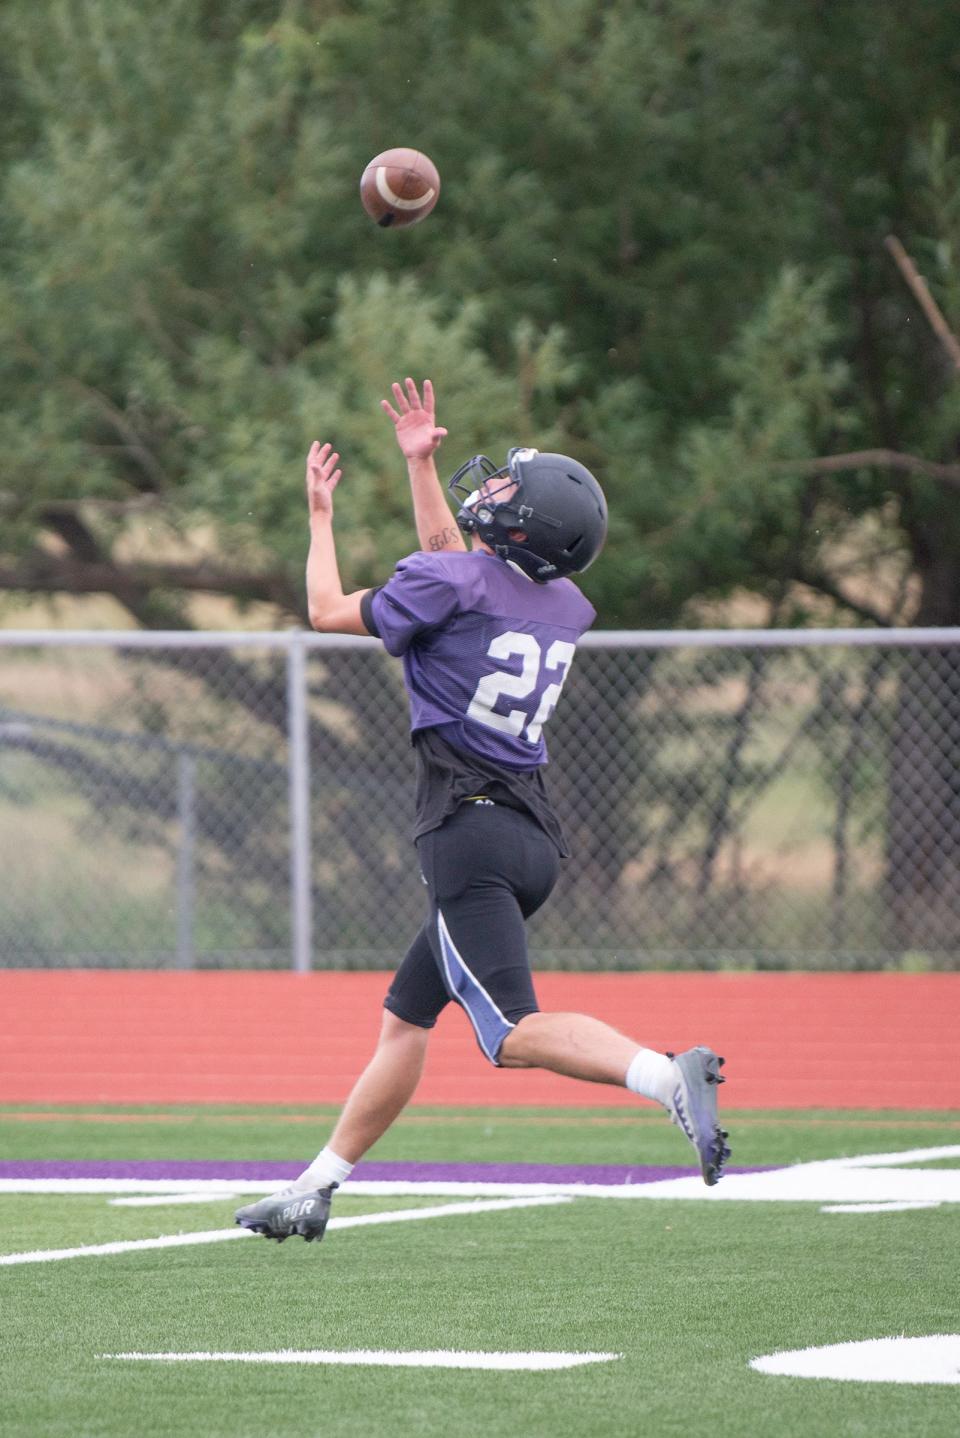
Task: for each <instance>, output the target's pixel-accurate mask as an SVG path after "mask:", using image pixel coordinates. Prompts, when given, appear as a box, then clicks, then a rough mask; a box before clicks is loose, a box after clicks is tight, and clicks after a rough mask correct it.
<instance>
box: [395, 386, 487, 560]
mask: <svg viewBox="0 0 960 1438" xmlns="http://www.w3.org/2000/svg"><path fill="white" fill-rule="evenodd" d="M391 388H392V390H393V404H391V403H390V401H389V400H386V399H383V400H381V401H380V407H381V409H382V410H383V412H384V414H386V415H387V416H388V418H389V419H390V420H391V421H392V422H393V426H394V431H395V433H396V436H397V444H398V445H399V446H400V451H401V453H402V454H403V456H404V458H405V459H406V461H407V473H408V474H409V476H410V492H411V495H412V496H413V517H414V521H415V523H416V526H417V538H418V540H419V541H420V548H421V549H424V550H426V551H427V552H428V553H432V554H439V553H440V552H441V551H442V550H449V549H466V547H467V546H466V542H465V540H464V538H463V535H462V534H461V533H460V531H459V529H458V528H457V526H456V523H455V521H454V518H453V515H452V514H451V512H450V507H449V505H448V504H447V500H446V496H445V494H444V492H443V487H442V485H441V483H440V479H439V476H438V475H437V467H436V465H435V464H434V461H433V455H434V451H435V450H436V449H437V447H438V446H439V444H440V442H441V440H442V439H443V438H444V436H445V435H446V433H447V431H446V430H445V429H442V428H440V427H439V426H438V425H437V422H436V414H435V405H434V398H433V385H432V384H431V383H430V381H429V380H428V379H426V380H424V382H423V397H422V398H421V396H420V393H419V391H418V389H417V386H416V385H415V384H414V382H413V380H412V379H407V380H405V381H404V383H403V384H402V385H401V384H394V385H392V386H391Z"/></svg>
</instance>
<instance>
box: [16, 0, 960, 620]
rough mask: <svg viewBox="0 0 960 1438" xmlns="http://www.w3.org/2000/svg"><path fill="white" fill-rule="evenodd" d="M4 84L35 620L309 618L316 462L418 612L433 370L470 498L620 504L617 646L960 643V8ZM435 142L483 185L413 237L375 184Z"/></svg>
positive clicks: (708, 20) (465, 15) (480, 42)
mask: <svg viewBox="0 0 960 1438" xmlns="http://www.w3.org/2000/svg"><path fill="white" fill-rule="evenodd" d="M0 57H2V58H0V82H2V84H3V89H4V96H5V104H4V107H3V113H2V116H0V184H2V187H3V204H2V206H0V243H2V247H3V255H4V262H3V267H2V271H0V322H2V326H3V332H4V335H5V337H6V343H5V345H4V346H3V349H2V352H0V395H2V401H3V403H2V405H0V444H2V452H3V456H4V473H3V478H2V480H0V502H2V509H3V517H4V526H3V539H2V544H0V587H3V588H4V589H6V590H8V591H14V592H15V591H29V592H40V593H51V594H52V593H57V592H62V591H64V590H67V591H69V590H88V591H89V590H100V591H104V592H108V593H111V594H113V595H115V596H116V597H117V598H118V599H119V600H120V602H121V603H122V604H123V605H124V606H125V607H126V608H127V609H128V611H129V612H130V614H131V615H132V616H133V618H134V619H135V620H136V621H137V622H138V623H141V624H146V625H158V624H160V625H164V626H170V625H186V624H189V623H190V622H191V612H190V606H189V602H188V600H189V595H190V594H191V593H193V592H197V591H204V590H207V591H211V592H219V593H224V594H228V595H232V596H233V597H235V598H237V599H238V600H244V599H252V598H259V599H265V600H267V601H270V602H272V603H274V604H275V605H276V606H277V610H278V614H280V615H282V616H286V618H287V620H289V619H292V618H297V617H299V618H301V619H302V617H303V614H304V605H303V599H302V581H301V573H302V561H303V556H304V549H305V528H304V524H303V518H302V496H301V472H302V458H303V454H304V452H305V450H306V447H307V445H308V443H309V441H310V440H311V439H312V438H314V437H320V438H330V439H332V440H334V441H335V443H336V444H337V446H338V448H340V449H341V451H342V452H343V454H344V457H345V461H346V463H345V469H346V478H345V481H344V486H343V488H342V491H341V496H342V497H341V499H340V503H339V511H338V524H339V530H340V534H341V539H342V543H343V548H344V569H345V571H346V575H347V577H348V579H349V581H350V582H352V583H356V584H365V583H371V582H375V581H377V580H380V579H382V578H384V577H385V575H386V574H387V573H388V572H389V569H390V567H391V565H392V563H393V561H394V560H395V559H396V558H397V557H398V556H399V555H400V554H402V553H403V552H405V551H406V550H407V549H409V548H410V547H411V545H412V543H413V542H414V541H413V532H412V528H411V525H410V521H409V514H408V503H407V496H406V487H405V480H404V476H403V473H402V467H401V465H400V464H399V462H398V456H397V454H396V452H395V450H394V448H393V442H392V437H391V434H390V431H389V425H388V424H386V422H385V421H384V419H383V417H382V415H381V414H380V412H379V410H378V408H377V400H378V398H379V397H380V396H381V395H382V394H383V393H384V392H385V389H386V386H387V385H388V383H389V381H390V380H391V379H393V378H395V377H397V376H400V375H403V374H406V373H412V374H415V375H421V376H422V375H424V374H430V375H431V376H432V378H433V379H434V381H435V383H436V385H437V388H438V392H439V396H440V402H441V406H442V410H441V416H442V422H443V423H445V424H446V425H447V427H448V428H449V430H450V438H449V440H448V441H447V442H446V444H445V446H444V450H443V451H442V454H441V460H442V462H443V463H445V464H446V466H447V467H449V468H450V469H452V468H453V467H454V466H455V465H456V464H457V463H459V462H460V461H461V460H462V459H463V458H465V457H466V456H467V455H468V454H470V453H472V452H474V451H476V450H480V449H483V450H487V451H490V452H492V453H498V452H502V451H503V449H504V448H505V446H506V445H507V444H509V443H523V442H531V443H539V444H540V445H541V446H543V447H549V446H558V447H569V448H570V450H571V451H572V452H574V453H576V454H577V455H578V456H579V457H581V458H583V459H584V461H585V462H586V463H588V464H589V465H590V466H591V467H592V468H594V469H595V470H596V472H597V474H598V475H599V476H600V478H601V479H602V481H603V483H604V484H605V486H606V487H607V489H608V491H609V495H610V499H611V509H612V516H613V517H612V525H611V540H610V546H609V550H608V554H607V558H606V559H605V561H603V562H602V563H601V564H599V565H597V566H596V567H595V568H594V569H593V570H592V571H591V572H590V574H589V575H588V576H587V580H586V587H587V588H588V590H589V592H590V593H591V596H592V597H593V598H594V599H595V600H596V602H597V603H598V605H599V607H600V609H601V615H602V622H603V623H605V624H607V625H609V626H611V627H618V626H626V625H670V624H674V623H676V622H678V621H681V620H683V619H684V618H687V617H688V616H689V614H690V612H691V610H690V606H691V603H692V601H695V600H698V599H702V598H717V597H720V598H722V597H723V596H725V595H728V594H730V593H731V592H733V591H735V590H742V589H747V590H751V591H753V592H755V593H758V594H760V595H762V596H764V597H765V598H766V599H767V600H768V601H769V602H770V603H771V604H772V605H773V606H774V610H773V611H772V612H773V613H775V615H776V616H778V617H783V616H787V615H788V616H790V617H794V618H799V619H801V620H802V619H803V618H804V617H805V615H807V614H808V613H810V612H816V613H818V614H823V613H824V612H826V613H830V612H836V613H837V614H838V615H840V616H841V617H843V618H844V619H849V618H850V617H851V616H855V617H859V618H861V619H863V620H865V621H868V622H873V623H881V624H885V623H897V622H903V621H904V620H909V619H913V618H915V619H918V620H919V621H921V622H924V623H948V622H958V620H960V565H958V563H957V560H956V555H957V554H958V553H960V545H958V540H960V498H958V493H960V490H958V486H960V471H958V470H956V466H957V462H958V454H957V436H958V424H960V397H958V395H960V386H958V383H957V375H956V373H955V371H954V369H953V367H952V365H951V363H950V361H949V358H948V356H947V355H946V354H945V353H944V351H943V349H942V347H941V345H940V344H939V342H938V341H937V339H936V337H935V336H934V335H933V333H932V332H931V330H930V328H929V327H928V325H927V323H926V321H925V319H924V317H923V315H922V313H921V311H920V310H919V308H918V306H917V303H916V300H915V298H914V296H913V295H912V294H911V293H910V292H909V291H908V289H907V288H906V286H905V285H904V283H903V280H902V278H901V276H900V275H899V274H898V273H897V270H896V267H895V266H894V264H893V263H892V260H891V258H890V255H889V253H888V252H887V251H886V250H885V248H884V244H883V241H884V238H885V236H886V235H887V234H889V233H891V232H892V233H896V234H897V235H899V236H900V238H901V239H902V240H903V242H904V244H905V245H906V246H907V248H908V250H909V251H910V252H911V253H912V254H913V255H914V256H915V258H916V259H917V262H918V264H919V265H920V268H921V269H922V270H923V271H924V273H925V274H926V277H927V280H928V282H929V284H930V286H931V289H932V292H933V294H934V296H935V298H936V299H937V300H938V301H939V303H940V305H941V307H942V309H943V311H944V314H945V316H946V318H947V322H948V323H949V324H957V323H960V262H958V255H960V161H958V159H957V156H956V153H955V147H956V140H957V135H958V128H960V99H958V92H957V88H956V40H955V35H954V34H953V17H952V16H951V14H950V13H949V7H936V6H928V7H923V12H922V14H920V13H918V14H917V15H913V16H911V20H910V23H909V25H908V24H907V23H906V22H905V21H904V19H903V11H902V6H900V5H897V4H895V3H893V0H870V3H868V0H849V3H847V4H844V5H842V6H824V5H823V4H822V3H820V0H797V3H795V4H792V5H790V6H782V5H775V4H773V3H772V0H730V3H729V4H727V5H725V6H723V7H720V8H719V9H718V7H716V6H715V5H712V4H709V3H708V0H666V3H660V0H643V3H637V0H608V3H600V0H524V3H520V4H517V3H511V4H507V3H505V0H492V3H490V4H486V5H484V6H481V7H477V6H471V5H468V4H466V3H464V0H426V3H424V4H421V5H419V6H413V7H411V6H401V5H400V4H398V3H396V0H358V3H351V4H349V5H347V4H341V3H336V0H269V3H268V0H230V3H229V4H221V5H213V4H210V3H203V4H197V3H191V0H168V3H167V4H166V5H164V6H117V5H115V4H113V3H111V0H52V3H51V4H49V5H47V6H43V7H37V6H35V5H30V4H28V3H27V0H8V3H7V4H6V5H5V6H4V9H3V12H2V15H0ZM396 143H407V144H411V145H417V146H420V147H422V148H423V149H425V150H426V151H428V153H430V154H431V155H432V156H433V158H434V159H435V160H436V161H437V163H438V164H439V166H440V170H441V174H442V176H443V179H444V189H443V194H442V197H441V202H440V205H439V206H438V208H437V210H436V211H435V213H434V215H433V216H432V217H431V218H430V220H429V221H427V222H426V223H425V224H423V225H421V226H418V227H417V228H415V229H413V230H410V231H406V232H403V233H398V234H392V233H383V232H380V231H378V230H377V229H376V228H375V227H373V226H371V225H370V224H369V222H368V221H367V220H366V218H365V217H364V215H363V213H362V211H361V209H360V206H359V203H358V201H357V197H356V185H357V178H358V176H359V174H360V172H361V170H362V168H363V166H364V164H365V163H366V161H367V160H368V159H369V157H370V156H371V155H372V154H374V153H375V152H376V151H377V150H379V149H381V148H385V147H386V146H388V145H392V144H396ZM866 451H869V452H870V453H871V454H872V456H873V458H872V459H870V460H869V461H863V460H860V461H856V460H852V461H850V462H849V463H846V462H845V461H844V460H843V459H834V460H833V462H831V463H830V464H826V465H823V464H817V463H816V461H817V460H819V459H822V458H824V457H828V456H829V457H837V456H845V455H861V456H862V455H863V454H864V452H866ZM904 457H906V459H905V458H904ZM909 459H912V460H915V461H917V462H918V464H915V465H913V467H911V466H910V464H909V463H908V462H907V460H909ZM924 465H926V466H927V467H926V468H924ZM198 536H202V541H201V540H200V539H198ZM891 575H892V576H893V579H892V580H891V577H890V576H891ZM878 576H880V578H878ZM881 579H882V582H881ZM908 581H909V582H908ZM811 606H813V608H811ZM818 606H819V607H818Z"/></svg>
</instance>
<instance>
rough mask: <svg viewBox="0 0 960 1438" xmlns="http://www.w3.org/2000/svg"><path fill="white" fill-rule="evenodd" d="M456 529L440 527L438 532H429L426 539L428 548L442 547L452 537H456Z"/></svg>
mask: <svg viewBox="0 0 960 1438" xmlns="http://www.w3.org/2000/svg"><path fill="white" fill-rule="evenodd" d="M457 533H458V531H457V530H456V529H452V528H451V529H441V530H440V532H439V534H431V535H430V537H429V538H428V540H427V545H428V547H429V548H430V549H444V548H445V547H446V546H447V545H448V544H449V543H450V541H451V540H452V539H456V537H457Z"/></svg>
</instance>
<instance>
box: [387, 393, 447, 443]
mask: <svg viewBox="0 0 960 1438" xmlns="http://www.w3.org/2000/svg"><path fill="white" fill-rule="evenodd" d="M390 388H391V389H392V390H393V400H394V403H393V404H391V403H390V401H389V400H388V399H382V400H381V401H380V408H381V409H382V410H383V412H384V414H386V415H388V416H389V418H390V419H391V420H392V421H393V426H394V430H395V432H396V436H397V444H398V445H399V446H400V449H401V452H402V453H403V454H404V456H405V457H406V458H407V459H429V457H430V455H432V454H433V451H434V450H435V449H436V448H437V446H438V445H439V443H440V441H441V440H442V439H443V437H444V436H445V434H446V432H447V431H446V430H445V429H441V428H440V427H439V426H438V425H437V421H436V415H435V404H434V399H433V385H432V384H431V383H430V381H429V380H428V379H425V380H424V382H423V398H422V399H421V398H420V394H419V391H418V390H417V386H416V385H415V384H414V382H413V380H412V379H406V380H405V381H404V383H403V384H402V385H401V384H393V385H391V386H390ZM394 405H395V406H396V408H394Z"/></svg>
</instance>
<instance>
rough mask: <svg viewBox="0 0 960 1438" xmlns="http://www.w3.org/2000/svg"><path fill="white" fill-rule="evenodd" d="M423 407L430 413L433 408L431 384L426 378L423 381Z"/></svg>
mask: <svg viewBox="0 0 960 1438" xmlns="http://www.w3.org/2000/svg"><path fill="white" fill-rule="evenodd" d="M423 407H424V409H428V410H429V411H430V413H431V414H433V411H434V409H435V404H434V399H433V385H432V384H431V383H430V381H429V380H428V379H425V380H424V382H423Z"/></svg>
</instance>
